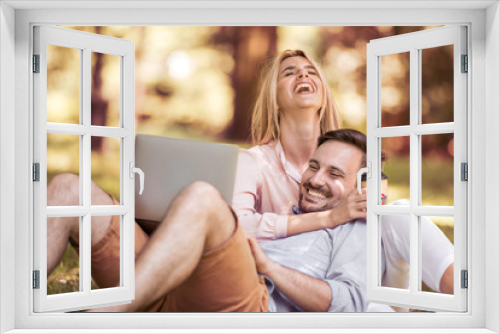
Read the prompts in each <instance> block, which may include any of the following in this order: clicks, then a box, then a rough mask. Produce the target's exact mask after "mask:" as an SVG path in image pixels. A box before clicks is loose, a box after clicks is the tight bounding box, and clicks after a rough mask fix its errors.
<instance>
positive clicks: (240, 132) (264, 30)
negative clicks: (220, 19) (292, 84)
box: [213, 26, 278, 141]
mask: <svg viewBox="0 0 500 334" xmlns="http://www.w3.org/2000/svg"><path fill="white" fill-rule="evenodd" d="M277 38H278V35H277V29H276V27H267V26H264V27H222V28H221V29H220V31H219V32H218V33H217V34H215V35H214V37H213V39H214V42H215V43H220V44H230V45H231V46H232V50H233V58H234V64H235V65H234V69H233V73H232V75H231V81H232V86H233V88H234V91H235V96H234V113H233V115H234V116H233V119H232V121H231V123H230V124H229V125H228V127H227V128H226V131H225V137H226V138H227V139H230V140H235V141H247V140H248V139H249V138H250V122H251V113H252V107H253V106H254V103H255V99H256V98H257V89H258V88H259V85H260V81H259V80H258V79H259V77H258V74H259V73H260V72H261V70H262V66H263V65H265V64H266V62H267V61H268V60H269V58H270V57H272V56H274V55H276V44H277ZM256 69H257V70H256Z"/></svg>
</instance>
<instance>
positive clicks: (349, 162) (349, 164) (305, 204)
mask: <svg viewBox="0 0 500 334" xmlns="http://www.w3.org/2000/svg"><path fill="white" fill-rule="evenodd" d="M363 155H364V153H363V152H362V151H361V150H360V149H358V148H357V147H356V146H354V145H351V144H346V143H342V142H338V141H334V140H329V141H326V142H325V143H323V144H322V145H321V146H320V147H318V148H317V149H316V152H314V154H313V156H312V158H311V159H310V160H309V167H308V168H307V169H306V171H305V172H304V174H303V175H302V184H301V192H300V199H299V207H300V209H301V211H302V212H318V211H325V210H329V209H332V208H334V207H335V206H337V205H338V203H339V202H340V201H341V200H342V199H343V198H345V197H346V196H347V195H348V194H349V193H350V192H352V191H353V190H354V189H355V188H356V178H357V173H358V171H359V169H360V168H361V167H360V166H361V161H362V159H363Z"/></svg>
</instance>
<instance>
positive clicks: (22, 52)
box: [0, 1, 500, 333]
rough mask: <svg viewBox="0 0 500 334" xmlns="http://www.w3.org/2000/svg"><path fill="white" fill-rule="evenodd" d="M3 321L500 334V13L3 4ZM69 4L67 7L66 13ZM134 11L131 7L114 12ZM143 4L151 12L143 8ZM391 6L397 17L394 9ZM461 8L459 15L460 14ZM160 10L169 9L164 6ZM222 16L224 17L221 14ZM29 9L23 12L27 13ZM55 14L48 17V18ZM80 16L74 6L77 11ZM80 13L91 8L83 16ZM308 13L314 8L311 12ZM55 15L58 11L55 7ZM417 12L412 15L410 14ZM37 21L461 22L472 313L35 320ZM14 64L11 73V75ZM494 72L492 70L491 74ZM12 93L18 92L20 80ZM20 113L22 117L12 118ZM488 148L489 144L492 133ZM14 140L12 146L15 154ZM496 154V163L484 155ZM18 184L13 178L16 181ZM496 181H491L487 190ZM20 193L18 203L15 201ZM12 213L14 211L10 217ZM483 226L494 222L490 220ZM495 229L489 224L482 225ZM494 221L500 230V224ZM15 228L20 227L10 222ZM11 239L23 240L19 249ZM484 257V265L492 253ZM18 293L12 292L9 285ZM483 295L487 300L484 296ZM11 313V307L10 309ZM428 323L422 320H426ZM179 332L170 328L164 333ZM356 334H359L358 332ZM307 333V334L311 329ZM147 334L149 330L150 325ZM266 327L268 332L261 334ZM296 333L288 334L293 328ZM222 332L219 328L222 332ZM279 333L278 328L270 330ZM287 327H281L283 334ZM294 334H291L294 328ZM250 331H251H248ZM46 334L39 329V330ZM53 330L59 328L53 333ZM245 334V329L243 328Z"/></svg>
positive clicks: (319, 5) (476, 7)
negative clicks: (33, 72) (465, 35)
mask: <svg viewBox="0 0 500 334" xmlns="http://www.w3.org/2000/svg"><path fill="white" fill-rule="evenodd" d="M0 6H1V7H0V10H1V12H0V25H1V28H2V29H0V32H1V35H0V43H1V45H2V49H1V54H0V68H1V70H2V76H1V78H0V80H1V81H0V82H1V85H0V97H1V108H2V109H1V113H0V117H1V118H0V120H1V122H0V136H1V137H0V139H1V141H0V145H1V146H0V148H1V150H0V152H1V153H0V154H1V155H0V159H1V160H0V163H1V164H0V168H1V169H0V180H1V182H2V187H1V190H0V195H1V197H0V199H1V202H0V209H1V210H0V215H1V225H0V228H1V230H0V232H1V233H0V238H1V248H0V252H1V253H0V266H1V267H0V269H1V276H0V279H1V281H0V289H1V290H0V292H1V297H2V298H1V303H0V316H1V318H0V320H1V325H0V326H1V327H0V330H1V331H2V332H7V331H9V330H14V329H15V330H16V331H15V332H16V333H27V332H30V333H33V332H37V331H36V329H42V328H51V329H58V328H59V329H64V330H61V332H64V333H68V332H71V331H70V330H68V329H71V328H88V329H90V330H89V331H88V332H92V333H99V332H103V330H101V331H100V330H98V329H99V328H101V329H108V331H107V332H111V331H112V329H113V328H115V329H117V330H116V332H120V329H122V330H123V329H127V332H130V333H132V332H138V333H141V332H144V331H145V330H144V329H142V330H139V329H138V330H136V331H133V330H131V328H137V327H138V324H143V326H148V328H151V329H164V330H163V331H162V332H180V330H178V331H176V330H174V329H173V328H191V329H192V330H191V331H186V332H203V331H202V330H201V329H203V328H212V329H214V330H213V331H212V332H218V333H219V332H235V331H236V330H234V328H253V329H255V330H254V331H255V332H262V333H263V332H275V333H277V332H286V333H289V332H292V331H294V332H297V333H298V332H300V333H305V332H322V333H325V332H331V333H341V332H346V331H349V332H350V333H372V332H373V333H377V332H378V333H388V332H389V330H390V329H392V331H393V332H397V333H405V332H407V333H409V332H412V333H415V330H411V329H410V328H418V329H419V332H422V333H425V332H433V333H438V332H439V333H449V332H456V331H458V329H463V332H467V333H495V332H497V333H498V332H499V331H500V321H499V320H498V317H497V315H498V314H499V313H500V298H499V295H500V291H499V289H500V288H499V287H498V281H499V278H500V275H499V272H500V261H499V259H498V258H497V254H499V251H500V249H499V244H500V242H499V241H500V239H499V236H500V229H499V225H498V221H499V220H500V208H499V206H498V203H499V202H500V196H499V195H500V176H499V175H498V174H499V173H498V166H499V163H500V159H499V158H500V152H498V147H499V144H500V137H499V132H500V131H498V129H499V124H500V119H499V115H498V114H499V113H498V110H499V107H500V99H499V98H498V97H497V92H498V91H499V90H500V10H499V7H498V1H480V2H475V1H464V2H448V1H433V2H408V1H405V2H401V1H398V2H397V3H395V2H384V1H380V2H374V1H371V2H369V5H368V2H366V1H359V2H357V1H350V2H349V1H332V2H304V3H303V2H295V1H287V2H284V1H268V2H259V1H254V2H251V1H241V2H237V3H236V2H231V3H229V2H224V3H223V4H222V3H220V2H216V1H206V2H205V1H204V2H190V1H185V2H177V1H165V2H163V3H159V2H147V1H145V2H144V3H143V4H141V3H140V2H134V1H131V2H123V1H120V2H119V3H114V2H113V1H111V2H110V1H99V2H95V1H76V2H73V4H70V3H69V2H50V1H36V2H31V1H26V2H24V1H23V2H17V1H4V2H2V3H1V4H0ZM62 6H69V7H70V8H66V9H61V7H62ZM121 6H130V8H133V9H114V10H106V9H103V7H108V8H115V7H121ZM147 6H150V7H152V8H153V9H151V8H150V9H149V10H147V9H145V10H137V8H140V7H143V8H146V7H147ZM392 6H397V7H398V8H396V9H392ZM454 6H460V8H458V9H457V7H454ZM158 7H163V8H158ZM221 7H223V9H220V8H221ZM23 8H25V9H23ZM44 8H48V9H49V10H44ZM76 8H78V9H76ZM82 8H84V9H82ZM311 8H312V9H311ZM57 9H59V10H57ZM408 9H411V10H408ZM34 24H54V25H55V24H60V25H150V24H154V25H269V24H272V25H341V26H344V25H345V26H348V25H370V26H376V25H412V26H417V25H435V24H465V25H467V26H468V27H469V41H470V47H469V57H470V59H471V62H470V64H469V69H470V71H471V75H470V76H469V79H468V80H469V82H468V85H469V87H471V89H470V91H469V98H468V101H469V102H468V103H469V110H471V112H470V114H469V115H468V117H469V119H468V131H469V133H471V140H470V141H469V143H468V145H469V152H470V154H471V156H470V159H469V161H470V165H469V176H470V178H471V179H473V180H474V182H471V183H470V187H469V188H470V189H469V193H468V197H469V198H470V199H471V201H470V204H469V205H470V210H468V212H469V213H468V215H469V217H468V220H469V221H471V222H472V223H471V224H470V225H469V231H468V232H469V233H468V234H469V235H470V236H471V238H470V240H469V241H468V249H469V250H470V257H469V263H468V268H469V289H468V300H469V311H468V312H467V313H465V314H462V313H461V314H455V313H437V314H377V315H373V314H317V315H316V314H310V313H308V314H213V315H212V314H210V315H206V314H202V315H200V314H180V315H179V314H165V315H156V314H155V315H144V314H126V315H116V314H113V315H108V314H76V315H75V314H43V315H38V314H33V313H32V309H33V307H32V306H33V305H32V298H31V295H32V290H31V289H30V288H29V287H30V286H31V269H32V263H26V260H25V259H26V258H29V254H30V245H32V238H31V237H30V235H32V234H31V233H30V232H31V228H32V227H31V224H32V218H33V213H32V211H31V209H30V208H31V207H32V203H31V200H29V197H30V196H29V194H30V193H31V191H32V190H31V189H32V184H31V181H30V177H29V176H30V172H31V170H30V169H31V162H32V161H30V156H32V154H31V152H32V151H31V150H32V148H31V147H30V143H31V142H32V133H33V128H32V127H33V125H32V120H31V116H30V115H31V114H32V109H31V108H32V106H30V104H29V99H28V98H27V96H31V94H32V90H31V81H30V80H31V79H30V73H29V70H30V68H31V67H30V63H31V59H30V55H31V50H30V48H31V47H30V45H31V41H32V36H31V31H32V26H33V25H34ZM14 67H15V70H14V69H13V68H14ZM486 68H487V70H486ZM13 82H14V83H15V85H12V83H13ZM13 110H15V112H13ZM485 134H487V135H488V141H486V135H485ZM12 137H14V138H15V148H13V147H12ZM486 152H488V154H486ZM12 175H15V177H12ZM486 175H488V179H487V180H488V182H486ZM12 194H15V197H14V199H12ZM12 208H15V209H12ZM486 218H487V219H486ZM486 220H488V221H486ZM494 222H495V223H494ZM14 223H15V224H14ZM14 238H15V240H14ZM485 254H486V256H485ZM12 287H15V288H12ZM486 291H487V293H486ZM12 305H15V306H14V308H12ZM424 320H425V321H424ZM167 326H168V328H171V330H166V329H165V328H167ZM353 326H354V328H357V330H355V329H354V328H353ZM304 327H305V328H306V329H304ZM145 328H146V327H145ZM259 328H260V329H259ZM287 328H288V329H287ZM217 329H219V330H217ZM273 329H274V330H273ZM280 329H281V330H280ZM292 329H295V330H292ZM242 331H243V330H242ZM40 332H41V331H40ZM51 332H54V330H51ZM247 332H248V330H247Z"/></svg>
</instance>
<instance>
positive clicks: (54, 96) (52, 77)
mask: <svg viewBox="0 0 500 334" xmlns="http://www.w3.org/2000/svg"><path fill="white" fill-rule="evenodd" d="M80 53H81V51H80V50H79V49H71V48H65V47H62V46H55V45H47V122H53V123H70V124H79V123H80Z"/></svg>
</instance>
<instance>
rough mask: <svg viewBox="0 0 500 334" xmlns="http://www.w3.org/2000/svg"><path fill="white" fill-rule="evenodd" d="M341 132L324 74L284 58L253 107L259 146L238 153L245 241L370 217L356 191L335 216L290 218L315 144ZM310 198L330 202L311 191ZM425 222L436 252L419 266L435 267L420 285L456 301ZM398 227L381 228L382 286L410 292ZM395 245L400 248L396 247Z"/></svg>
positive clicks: (293, 56) (447, 254)
mask: <svg viewBox="0 0 500 334" xmlns="http://www.w3.org/2000/svg"><path fill="white" fill-rule="evenodd" d="M340 126H341V125H340V117H339V113H338V110H337V107H336V104H335V101H334V99H333V96H332V93H331V91H330V89H329V87H328V85H327V83H326V80H325V77H324V75H323V74H322V73H321V70H320V68H319V66H318V65H317V64H316V63H315V62H314V60H313V59H311V58H310V57H309V56H307V55H306V53H305V52H303V51H300V50H293V51H292V50H287V51H284V52H283V53H281V54H280V55H279V56H278V57H277V58H276V59H275V60H274V62H273V63H272V65H271V67H270V69H269V71H268V73H267V75H266V77H265V78H264V82H263V85H262V88H261V91H260V94H259V96H258V99H257V101H256V104H255V107H254V111H253V118H252V139H253V142H254V144H255V145H256V146H254V147H252V148H251V149H249V150H241V151H240V157H239V162H238V172H237V176H236V185H235V193H234V198H233V208H234V210H235V212H236V214H237V215H238V218H239V221H240V222H241V224H242V226H243V227H244V228H245V230H246V231H247V232H248V233H250V234H252V235H254V236H256V237H257V238H260V239H277V238H283V237H286V236H291V235H295V234H298V233H303V232H308V231H315V230H318V229H323V228H334V227H336V226H338V225H341V224H344V223H346V222H348V221H351V220H353V219H356V218H365V217H366V194H358V193H357V192H356V191H355V192H353V193H351V194H350V195H349V196H348V197H347V198H346V199H345V200H344V201H343V202H341V203H340V204H339V205H338V206H336V207H335V208H334V209H330V210H327V211H322V212H312V213H306V214H293V213H297V212H294V211H296V207H294V205H295V204H296V203H298V200H299V189H300V187H299V186H300V182H301V177H302V173H303V172H304V171H305V170H306V168H307V167H308V165H309V158H310V157H311V156H312V154H313V152H314V151H315V149H316V146H317V138H318V137H319V136H320V135H322V134H323V133H325V132H327V131H330V130H335V129H338V128H339V127H340ZM309 194H310V195H312V196H317V197H319V198H321V197H322V196H325V194H322V193H319V192H314V191H310V193H309ZM326 195H327V194H326ZM396 204H398V203H396ZM399 204H401V203H399ZM403 204H404V203H403ZM423 222H424V225H425V226H428V227H425V228H424V231H426V230H428V231H430V232H429V233H430V235H431V236H432V238H431V239H426V240H428V242H429V244H428V245H431V247H423V248H424V251H423V261H422V263H425V264H426V266H428V265H430V264H432V267H428V268H424V271H423V272H425V273H428V275H427V276H426V274H425V273H423V279H424V281H425V282H426V283H427V285H429V286H430V287H431V288H432V289H434V290H435V291H440V292H443V293H453V246H452V245H451V243H450V242H449V241H448V240H447V239H446V236H444V234H443V233H442V232H441V231H440V230H439V229H438V228H437V227H436V226H435V225H434V224H433V223H432V222H431V221H430V220H428V219H427V220H425V219H424V220H423ZM401 223H402V221H401V220H399V223H398V222H396V221H394V222H392V220H391V219H388V220H387V223H386V224H384V225H383V226H385V227H383V231H382V236H383V238H385V239H386V240H385V241H384V244H385V260H386V275H385V276H386V277H384V279H383V282H384V281H385V282H387V286H392V287H401V288H406V287H405V286H404V285H405V284H407V280H408V278H407V277H406V276H405V275H407V272H408V267H407V263H408V262H409V242H408V243H407V244H405V236H406V234H407V235H409V233H406V232H407V230H408V229H409V223H407V224H401ZM396 244H398V245H397V246H398V247H396V246H395V247H392V246H391V245H396ZM432 245H440V246H437V247H432Z"/></svg>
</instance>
